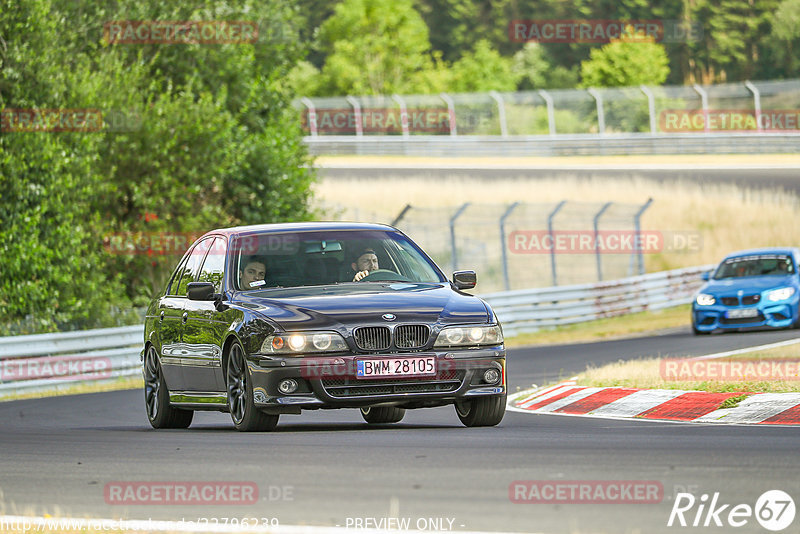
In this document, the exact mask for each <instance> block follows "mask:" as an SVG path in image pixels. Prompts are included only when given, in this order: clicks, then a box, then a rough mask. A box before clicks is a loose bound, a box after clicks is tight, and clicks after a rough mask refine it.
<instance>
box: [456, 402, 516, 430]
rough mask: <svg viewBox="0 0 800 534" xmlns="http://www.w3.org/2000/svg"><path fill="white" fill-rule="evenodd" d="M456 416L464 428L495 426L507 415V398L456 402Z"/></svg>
mask: <svg viewBox="0 0 800 534" xmlns="http://www.w3.org/2000/svg"><path fill="white" fill-rule="evenodd" d="M456 414H457V415H458V418H459V419H460V420H461V422H462V423H463V424H464V426H495V425H497V424H499V423H500V421H502V420H503V416H504V415H505V414H506V396H505V395H502V396H499V397H478V398H476V399H470V400H464V401H456Z"/></svg>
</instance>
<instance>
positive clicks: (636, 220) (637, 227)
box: [631, 198, 653, 274]
mask: <svg viewBox="0 0 800 534" xmlns="http://www.w3.org/2000/svg"><path fill="white" fill-rule="evenodd" d="M652 203H653V199H652V198H648V199H647V202H645V203H644V204H643V205H642V207H641V208H639V211H637V212H636V215H634V216H633V227H634V236H635V243H636V245H638V246H639V251H638V252H637V253H636V260H637V262H638V266H639V274H644V252H643V251H642V247H641V243H642V237H641V234H642V228H641V224H640V222H641V221H640V220H641V218H642V214H643V213H644V212H645V210H646V209H647V208H649V207H650V204H652ZM631 263H633V255H631Z"/></svg>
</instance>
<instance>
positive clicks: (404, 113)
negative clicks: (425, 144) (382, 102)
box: [392, 93, 408, 138]
mask: <svg viewBox="0 0 800 534" xmlns="http://www.w3.org/2000/svg"><path fill="white" fill-rule="evenodd" d="M392 99H393V100H394V101H395V102H397V103H398V105H399V106H400V125H401V127H402V128H403V137H405V138H408V108H407V107H406V101H405V100H404V99H403V97H402V96H400V95H398V94H397V93H395V94H393V95H392Z"/></svg>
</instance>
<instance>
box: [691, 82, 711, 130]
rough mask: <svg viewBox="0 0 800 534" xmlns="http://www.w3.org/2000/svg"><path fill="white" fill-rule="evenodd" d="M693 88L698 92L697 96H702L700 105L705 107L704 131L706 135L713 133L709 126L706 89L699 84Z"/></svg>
mask: <svg viewBox="0 0 800 534" xmlns="http://www.w3.org/2000/svg"><path fill="white" fill-rule="evenodd" d="M692 87H693V88H694V90H695V91H696V92H697V94H698V95H700V104H701V105H702V106H703V123H704V128H703V130H704V131H705V132H706V133H708V132H709V131H711V129H710V128H709V126H708V93H707V92H706V90H705V89H703V88H702V87H700V86H699V85H697V84H694V85H692Z"/></svg>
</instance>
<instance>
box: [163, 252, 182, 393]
mask: <svg viewBox="0 0 800 534" xmlns="http://www.w3.org/2000/svg"><path fill="white" fill-rule="evenodd" d="M188 259H189V255H188V254H187V255H186V256H184V258H183V259H182V260H181V263H180V264H179V265H178V268H177V269H175V273H173V275H172V278H171V279H170V281H169V284H167V288H166V291H165V292H164V295H163V296H162V297H161V298H160V299H159V300H158V305H157V307H156V319H155V330H156V336H157V338H158V339H159V340H160V345H161V346H160V355H161V368H162V370H163V372H164V379H165V380H166V382H167V387H168V388H169V389H172V390H175V389H177V388H180V387H182V383H183V376H182V373H181V362H180V344H181V342H182V339H181V338H182V335H183V321H182V319H181V315H182V314H183V299H182V298H181V297H180V296H178V295H177V290H178V284H179V283H180V280H181V276H182V274H183V271H184V269H185V268H186V263H187V261H188Z"/></svg>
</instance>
